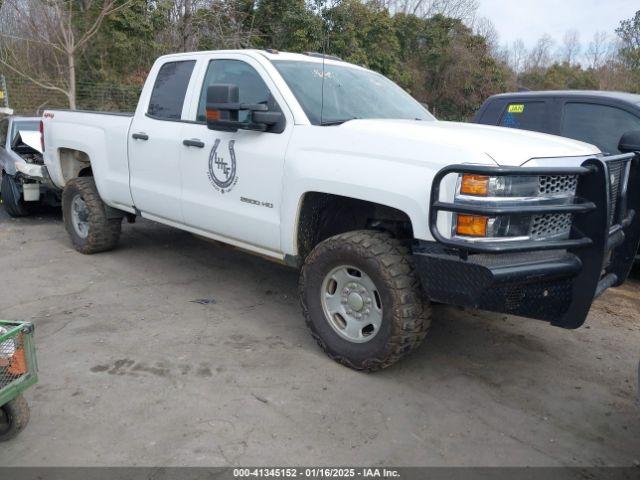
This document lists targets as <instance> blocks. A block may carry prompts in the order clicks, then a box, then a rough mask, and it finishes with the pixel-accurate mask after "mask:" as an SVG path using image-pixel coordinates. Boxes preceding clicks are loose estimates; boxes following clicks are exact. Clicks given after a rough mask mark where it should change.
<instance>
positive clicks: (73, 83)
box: [67, 51, 76, 110]
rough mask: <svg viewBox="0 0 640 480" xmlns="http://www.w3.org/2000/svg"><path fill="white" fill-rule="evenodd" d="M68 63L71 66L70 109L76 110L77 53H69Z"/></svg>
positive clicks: (68, 94) (68, 91)
mask: <svg viewBox="0 0 640 480" xmlns="http://www.w3.org/2000/svg"><path fill="white" fill-rule="evenodd" d="M67 63H68V65H69V88H68V90H67V98H68V99H69V108H70V109H71V110H75V109H76V57H75V52H74V51H70V52H67Z"/></svg>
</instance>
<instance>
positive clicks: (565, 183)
mask: <svg viewBox="0 0 640 480" xmlns="http://www.w3.org/2000/svg"><path fill="white" fill-rule="evenodd" d="M577 186H578V177H577V176H576V175H546V176H542V177H540V178H539V180H538V192H539V193H540V194H541V195H558V194H562V193H569V194H571V195H573V194H575V193H576V187H577Z"/></svg>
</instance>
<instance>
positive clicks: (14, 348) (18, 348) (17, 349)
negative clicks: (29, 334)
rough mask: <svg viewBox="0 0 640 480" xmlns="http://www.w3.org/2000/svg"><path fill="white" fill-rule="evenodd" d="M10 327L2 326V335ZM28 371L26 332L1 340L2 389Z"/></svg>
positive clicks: (0, 375)
mask: <svg viewBox="0 0 640 480" xmlns="http://www.w3.org/2000/svg"><path fill="white" fill-rule="evenodd" d="M7 331H8V329H4V328H2V327H0V335H1V334H4V333H7ZM27 372H28V369H27V361H26V357H25V351H24V334H23V333H22V332H20V333H18V334H17V335H15V336H13V337H11V338H9V339H7V340H3V341H2V342H0V390H1V389H2V388H4V387H6V386H7V385H9V384H11V383H13V382H14V381H16V380H19V379H20V378H21V377H23V376H24V375H26V374H27Z"/></svg>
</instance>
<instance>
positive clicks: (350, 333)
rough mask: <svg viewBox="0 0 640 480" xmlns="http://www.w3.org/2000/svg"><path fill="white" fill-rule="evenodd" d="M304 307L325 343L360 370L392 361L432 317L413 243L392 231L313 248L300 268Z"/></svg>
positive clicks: (414, 344) (415, 342)
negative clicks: (410, 245)
mask: <svg viewBox="0 0 640 480" xmlns="http://www.w3.org/2000/svg"><path fill="white" fill-rule="evenodd" d="M299 288H300V299H301V303H302V310H303V313H304V316H305V319H306V322H307V326H308V327H309V329H310V330H311V334H312V335H313V337H314V338H315V339H316V341H317V342H318V344H319V345H320V347H322V349H323V350H324V351H325V352H326V353H327V354H328V355H329V357H331V358H332V359H334V360H336V361H338V362H340V363H342V364H344V365H346V366H348V367H351V368H353V369H356V370H365V371H374V370H379V369H382V368H385V367H388V366H390V365H392V364H393V363H395V362H397V361H398V360H400V358H402V357H403V356H405V355H406V354H408V353H409V352H411V351H412V350H414V349H415V348H416V347H417V346H418V345H420V343H421V342H422V340H423V339H424V337H425V336H426V333H427V329H428V327H429V323H430V313H431V309H430V306H429V303H428V302H427V301H426V299H425V298H424V297H423V294H422V291H421V288H420V282H419V280H418V277H417V275H416V273H415V271H414V266H413V262H412V259H411V255H410V253H409V251H408V248H407V247H406V246H405V245H404V244H403V243H402V242H400V241H399V240H396V239H394V238H392V237H391V236H390V235H388V234H386V233H382V232H374V231H355V232H348V233H344V234H341V235H336V236H334V237H331V238H329V239H327V240H325V241H323V242H321V243H320V244H319V245H318V246H316V247H315V248H314V250H313V251H312V252H311V253H310V254H309V256H308V257H307V259H306V261H305V264H304V266H303V268H302V272H301V275H300V284H299Z"/></svg>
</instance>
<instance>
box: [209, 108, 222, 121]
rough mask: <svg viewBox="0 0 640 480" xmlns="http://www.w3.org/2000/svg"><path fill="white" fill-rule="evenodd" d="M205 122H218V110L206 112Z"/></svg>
mask: <svg viewBox="0 0 640 480" xmlns="http://www.w3.org/2000/svg"><path fill="white" fill-rule="evenodd" d="M206 115H207V120H212V121H216V120H220V110H209V109H207V110H206Z"/></svg>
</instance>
